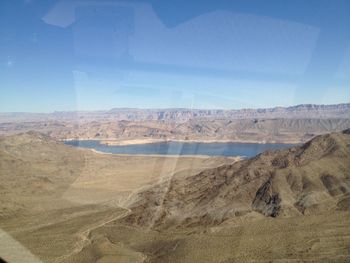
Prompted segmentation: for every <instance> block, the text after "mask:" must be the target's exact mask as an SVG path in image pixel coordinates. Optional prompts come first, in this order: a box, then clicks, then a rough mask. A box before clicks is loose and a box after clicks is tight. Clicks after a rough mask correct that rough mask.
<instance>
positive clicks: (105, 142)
mask: <svg viewBox="0 0 350 263" xmlns="http://www.w3.org/2000/svg"><path fill="white" fill-rule="evenodd" d="M60 141H63V142H66V141H98V142H100V144H103V145H108V146H128V145H145V144H152V143H171V142H174V143H242V144H243V143H251V144H301V143H304V141H302V140H287V141H259V140H215V139H211V140H198V139H192V140H184V139H126V140H118V139H94V138H91V139H90V138H87V139H86V138H79V139H77V138H68V139H61V140H60Z"/></svg>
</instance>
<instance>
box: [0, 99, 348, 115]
mask: <svg viewBox="0 0 350 263" xmlns="http://www.w3.org/2000/svg"><path fill="white" fill-rule="evenodd" d="M349 104H350V102H345V103H337V104H313V103H303V104H295V105H294V104H293V105H287V106H273V107H267V108H261V107H256V108H254V107H251V108H138V107H112V108H107V109H97V110H53V111H41V112H39V111H0V113H3V114H4V113H32V114H50V113H60V112H106V111H107V112H108V111H111V110H152V111H156V110H193V111H196V110H218V111H220V110H223V111H231V110H232V111H239V110H259V109H275V108H292V107H298V106H326V107H327V106H340V105H349Z"/></svg>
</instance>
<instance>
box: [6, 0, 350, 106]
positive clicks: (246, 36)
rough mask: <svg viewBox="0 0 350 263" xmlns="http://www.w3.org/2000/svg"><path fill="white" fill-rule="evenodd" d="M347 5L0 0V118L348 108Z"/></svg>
mask: <svg viewBox="0 0 350 263" xmlns="http://www.w3.org/2000/svg"><path fill="white" fill-rule="evenodd" d="M348 14H350V1H347V0H308V1H304V0H285V1H280V0H266V1H259V0H244V1H243V0H238V1H234V0H227V1H220V0H217V1H212V0H200V1H199V0H198V1H194V0H192V1H190V0H187V1H186V0H176V1H175V0H174V1H170V0H169V1H163V0H149V1H146V0H144V1H136V0H135V1H132V0H129V1H117V0H113V1H112V0H99V1H97V0H77V1H76V0H60V1H54V0H46V1H39V0H18V1H16V0H2V1H0V112H53V111H74V110H107V109H111V108H118V107H121V108H125V107H130V108H215V109H240V108H266V107H275V106H290V105H297V104H304V103H312V104H337V103H348V102H350V16H349V15H348Z"/></svg>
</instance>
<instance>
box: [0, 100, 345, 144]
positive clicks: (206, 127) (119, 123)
mask: <svg viewBox="0 0 350 263" xmlns="http://www.w3.org/2000/svg"><path fill="white" fill-rule="evenodd" d="M349 116H350V104H338V105H299V106H293V107H287V108H282V107H278V108H271V109H243V110H195V109H194V110H191V109H160V110H147V109H112V110H110V111H97V112H94V111H92V112H54V113H47V114H45V113H41V114H35V113H1V114H0V135H9V134H17V133H22V132H27V131H31V130H34V131H38V132H41V133H45V134H47V135H50V136H51V137H53V138H56V139H59V140H67V139H68V140H69V139H80V140H91V139H93V140H102V141H104V142H105V143H108V144H121V145H125V144H135V143H140V142H141V143H147V142H153V141H167V140H172V141H199V142H212V141H215V142H254V143H256V142H257V143H300V142H306V141H308V140H310V139H311V138H313V137H314V136H315V135H319V134H325V133H329V132H335V131H341V130H345V129H347V128H350V117H349Z"/></svg>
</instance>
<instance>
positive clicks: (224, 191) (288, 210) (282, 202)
mask: <svg viewBox="0 0 350 263" xmlns="http://www.w3.org/2000/svg"><path fill="white" fill-rule="evenodd" d="M349 145H350V135H349V130H347V131H344V132H341V133H332V134H327V135H323V136H318V137H316V138H314V139H313V140H311V141H309V142H308V143H306V144H304V145H303V146H300V147H294V148H291V149H288V150H279V151H271V152H265V153H263V154H261V155H258V156H257V157H255V158H253V159H249V160H244V161H240V162H237V163H234V164H232V165H223V166H220V167H218V168H214V169H209V170H205V171H203V172H201V173H199V174H197V175H194V176H188V177H186V178H176V177H174V178H171V179H169V180H167V181H164V182H162V183H161V184H158V185H154V186H152V187H149V188H148V189H144V190H142V191H140V192H138V193H136V194H135V195H134V196H133V197H132V198H131V199H130V200H129V202H128V203H127V204H126V205H128V207H129V208H130V209H131V211H132V213H131V214H130V215H128V216H127V217H126V218H124V219H123V220H124V222H127V223H128V224H136V225H142V226H147V227H150V228H168V227H174V226H177V227H178V226H182V227H183V226H195V225H217V224H220V223H222V222H224V221H227V220H230V219H233V218H237V217H240V216H249V215H256V214H257V213H258V214H262V215H264V216H268V217H290V216H298V215H299V216H302V215H304V214H318V213H323V212H330V213H331V211H333V210H347V209H349V207H350V195H349V194H350V177H349V174H348V171H349V170H350V147H349Z"/></svg>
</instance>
